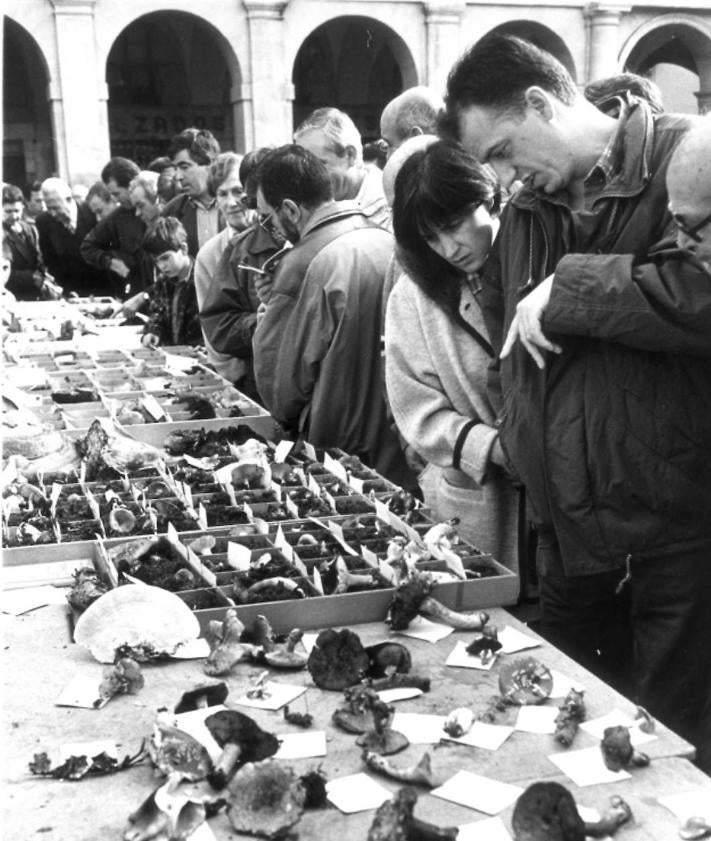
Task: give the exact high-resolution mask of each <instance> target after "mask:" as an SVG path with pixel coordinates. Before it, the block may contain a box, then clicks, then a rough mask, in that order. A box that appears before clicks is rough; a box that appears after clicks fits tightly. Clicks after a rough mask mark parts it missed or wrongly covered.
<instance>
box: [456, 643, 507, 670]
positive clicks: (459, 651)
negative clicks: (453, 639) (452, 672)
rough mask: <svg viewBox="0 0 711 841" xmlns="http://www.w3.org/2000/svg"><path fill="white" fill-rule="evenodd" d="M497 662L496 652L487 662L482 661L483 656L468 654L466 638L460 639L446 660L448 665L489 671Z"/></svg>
mask: <svg viewBox="0 0 711 841" xmlns="http://www.w3.org/2000/svg"><path fill="white" fill-rule="evenodd" d="M495 662H496V654H494V656H493V657H492V658H491V659H490V660H489V661H488V662H486V663H482V662H481V657H473V656H472V655H471V654H467V643H466V642H464V640H459V642H458V643H457V644H456V645H455V646H454V648H453V649H452V653H451V654H450V655H449V657H447V660H446V664H447V665H448V666H455V667H457V668H463V669H480V670H482V671H484V672H488V671H489V670H490V669H491V667H492V666H493V665H494V663H495Z"/></svg>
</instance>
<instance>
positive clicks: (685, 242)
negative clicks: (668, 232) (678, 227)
mask: <svg viewBox="0 0 711 841" xmlns="http://www.w3.org/2000/svg"><path fill="white" fill-rule="evenodd" d="M676 244H677V245H678V246H679V248H682V249H685V250H686V251H693V250H694V246H695V245H696V241H695V240H694V239H692V237H690V236H689V235H688V234H686V233H684V231H677V232H676Z"/></svg>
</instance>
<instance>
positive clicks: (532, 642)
mask: <svg viewBox="0 0 711 841" xmlns="http://www.w3.org/2000/svg"><path fill="white" fill-rule="evenodd" d="M498 640H499V642H500V643H501V653H502V654H514V653H515V652H516V651H524V650H525V649H527V648H538V646H539V645H541V643H540V642H539V640H537V639H534V638H533V637H529V636H528V634H522V633H521V631H517V630H516V628H512V627H511V626H510V625H507V626H506V627H505V628H503V629H502V630H501V631H499V634H498Z"/></svg>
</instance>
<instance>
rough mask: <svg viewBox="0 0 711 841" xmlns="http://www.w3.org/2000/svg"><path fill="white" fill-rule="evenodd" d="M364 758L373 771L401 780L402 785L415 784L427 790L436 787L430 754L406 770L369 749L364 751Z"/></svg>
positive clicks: (423, 756) (424, 755)
mask: <svg viewBox="0 0 711 841" xmlns="http://www.w3.org/2000/svg"><path fill="white" fill-rule="evenodd" d="M362 758H363V762H365V764H366V765H367V766H368V768H370V770H371V771H375V772H376V773H377V774H382V775H383V776H385V777H390V778H391V779H393V780H399V781H400V782H401V783H414V784H416V785H421V786H426V787H427V788H434V786H435V785H436V783H435V780H434V777H433V776H432V763H431V761H430V755H429V753H424V754H422V758H421V759H420V760H419V762H417V763H415V765H411V766H409V767H406V768H400V767H398V766H397V765H393V764H392V762H390V760H389V759H386V757H384V756H381V755H380V754H379V753H373V751H370V750H367V749H366V750H364V751H363V753H362Z"/></svg>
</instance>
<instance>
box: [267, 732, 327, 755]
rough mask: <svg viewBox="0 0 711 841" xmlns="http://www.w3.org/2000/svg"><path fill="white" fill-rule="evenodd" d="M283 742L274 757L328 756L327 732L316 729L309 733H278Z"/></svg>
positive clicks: (278, 737)
mask: <svg viewBox="0 0 711 841" xmlns="http://www.w3.org/2000/svg"><path fill="white" fill-rule="evenodd" d="M277 739H279V741H280V742H281V745H280V746H279V750H278V751H277V752H276V753H275V754H274V759H308V758H309V757H312V756H326V733H325V732H324V731H323V730H315V731H313V732H311V731H309V732H308V733H277Z"/></svg>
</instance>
